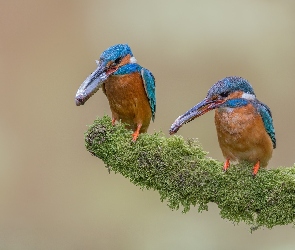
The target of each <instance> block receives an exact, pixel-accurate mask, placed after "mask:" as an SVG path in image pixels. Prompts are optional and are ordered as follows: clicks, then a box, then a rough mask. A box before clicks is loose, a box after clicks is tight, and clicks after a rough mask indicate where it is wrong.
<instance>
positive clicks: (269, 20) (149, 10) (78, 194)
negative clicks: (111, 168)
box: [0, 0, 295, 250]
mask: <svg viewBox="0 0 295 250" xmlns="http://www.w3.org/2000/svg"><path fill="white" fill-rule="evenodd" d="M0 3H1V6H0V29H1V33H0V84H1V96H2V97H1V98H2V105H1V106H0V113H1V122H0V249H22V250H23V249H24V250H26V249H30V250H32V249H110V250H112V249H123V250H125V249H128V250H133V249H134V250H135V249H146V250H148V249H156V250H157V249H219V250H222V249H252V250H255V249H268V250H273V249H294V246H295V237H294V235H295V230H294V228H292V226H281V227H275V228H274V229H272V230H268V229H262V230H259V231H256V232H255V233H253V234H250V231H249V227H248V226H247V225H245V224H243V223H240V224H239V225H233V224H232V223H231V222H228V221H226V220H222V219H221V218H220V216H219V210H218V208H217V206H216V205H215V204H211V205H210V206H209V211H208V212H203V213H201V214H199V213H198V212H197V208H192V209H191V211H190V212H189V213H187V214H185V215H184V214H182V213H181V211H171V210H170V209H169V208H168V207H167V206H166V204H165V202H164V203H161V202H160V200H159V195H158V193H157V192H155V191H146V190H144V191H142V190H140V189H139V188H138V187H136V186H134V185H132V184H131V183H130V182H129V181H128V180H127V179H124V178H123V177H122V176H121V175H119V174H117V175H116V174H114V173H111V174H109V173H108V171H107V170H106V168H105V167H104V164H103V163H102V162H101V160H99V159H98V158H95V157H93V156H91V155H90V153H88V152H87V151H86V149H85V147H84V135H83V134H84V132H85V131H86V129H87V126H86V125H90V124H91V123H92V122H93V120H94V119H95V118H96V117H97V116H103V115H104V114H109V115H110V110H109V107H108V102H107V99H106V97H105V96H104V94H103V93H102V91H99V92H97V93H96V94H95V95H94V96H93V97H92V98H91V99H90V100H89V101H88V102H87V103H86V104H85V105H84V106H81V107H76V106H75V101H74V97H75V94H76V91H77V89H78V87H79V86H80V84H81V83H82V82H83V81H84V79H85V78H86V76H88V74H89V73H91V72H92V71H93V70H94V69H95V67H96V64H95V59H98V58H99V56H100V54H101V52H102V51H103V50H105V49H106V48H108V47H109V46H111V45H114V44H117V43H128V44H129V45H130V46H131V48H132V50H133V53H134V55H135V57H136V58H137V60H138V62H139V63H140V64H141V65H142V66H144V67H146V68H148V69H150V70H151V71H152V72H153V74H154V76H155V77H156V84H157V113H156V120H155V123H153V124H152V125H151V126H150V129H149V132H150V133H153V132H154V131H159V130H162V131H163V132H164V133H165V134H166V135H167V136H168V129H169V127H170V125H171V124H172V122H173V121H174V120H175V118H176V117H177V116H179V115H180V114H182V113H184V112H185V111H186V110H188V109H189V108H191V107H192V106H193V105H195V104H196V103H197V102H199V101H200V100H202V99H203V98H204V97H205V95H206V93H207V90H208V89H209V88H210V87H211V85H213V83H215V82H216V81H218V80H219V79H221V78H224V77H226V76H230V75H238V76H242V77H244V78H246V79H248V80H249V81H250V83H251V84H252V86H253V87H254V89H255V92H256V94H257V97H258V98H259V100H261V101H262V102H264V103H266V104H267V105H268V106H270V108H271V110H272V113H273V118H274V125H275V129H276V137H277V149H276V150H275V151H274V155H273V158H272V160H271V161H270V165H269V166H270V167H278V166H292V165H293V164H294V160H295V157H294V148H295V135H294V127H295V116H294V115H293V113H294V106H295V100H294V90H295V86H294V79H295V70H294V65H295V50H294V44H295V15H294V8H295V2H294V1H291V0H289V1H288V0H285V1H273V0H255V1H254V0H248V1H218V0H212V1H206V0H203V1H199V0H198V1H195V0H191V1H179V2H175V1H168V0H163V1H156V0H150V1H145V2H143V1H128V0H126V1H118V0H117V1H109V2H107V1H91V0H85V1H66V0H65V1H57V0H51V1H37V0H27V1H20V0H11V1H4V0H1V1H0ZM213 116H214V112H211V113H208V114H206V115H204V116H202V117H201V118H199V119H197V120H195V121H194V122H191V123H189V124H188V125H186V126H185V127H183V129H182V130H181V131H180V134H181V135H183V136H184V137H185V138H188V137H197V138H199V140H200V142H201V144H202V145H203V147H204V149H205V150H206V151H208V152H209V156H211V157H213V158H216V159H218V160H221V161H222V160H223V157H222V154H221V152H220V149H219V147H218V142H217V136H216V131H215V126H214V119H213Z"/></svg>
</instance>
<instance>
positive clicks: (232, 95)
mask: <svg viewBox="0 0 295 250" xmlns="http://www.w3.org/2000/svg"><path fill="white" fill-rule="evenodd" d="M242 95H243V92H242V91H235V92H234V93H231V94H230V95H229V96H228V97H227V99H236V98H241V97H242Z"/></svg>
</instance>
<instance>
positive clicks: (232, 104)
mask: <svg viewBox="0 0 295 250" xmlns="http://www.w3.org/2000/svg"><path fill="white" fill-rule="evenodd" d="M248 103H249V100H247V99H244V98H236V99H229V100H227V101H226V102H225V103H223V104H221V105H220V107H228V108H237V107H242V106H246V105H247V104H248Z"/></svg>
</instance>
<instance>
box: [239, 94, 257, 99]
mask: <svg viewBox="0 0 295 250" xmlns="http://www.w3.org/2000/svg"><path fill="white" fill-rule="evenodd" d="M242 98H244V99H247V100H255V95H252V94H249V93H243V94H242Z"/></svg>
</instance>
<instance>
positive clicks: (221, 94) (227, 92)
mask: <svg viewBox="0 0 295 250" xmlns="http://www.w3.org/2000/svg"><path fill="white" fill-rule="evenodd" d="M228 95H229V91H226V92H222V93H220V96H221V97H228Z"/></svg>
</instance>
